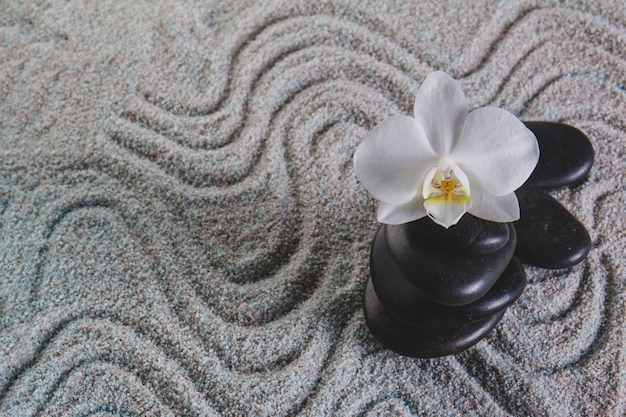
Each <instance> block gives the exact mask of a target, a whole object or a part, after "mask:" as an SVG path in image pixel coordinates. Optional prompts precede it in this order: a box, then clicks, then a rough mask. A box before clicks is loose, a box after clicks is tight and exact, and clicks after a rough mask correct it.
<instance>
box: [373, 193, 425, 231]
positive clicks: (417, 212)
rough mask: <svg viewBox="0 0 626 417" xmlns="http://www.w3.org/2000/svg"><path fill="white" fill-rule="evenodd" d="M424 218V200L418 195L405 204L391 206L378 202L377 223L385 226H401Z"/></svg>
mask: <svg viewBox="0 0 626 417" xmlns="http://www.w3.org/2000/svg"><path fill="white" fill-rule="evenodd" d="M424 216H426V209H425V208H424V199H423V198H421V196H420V195H419V194H418V195H417V196H416V197H415V198H414V199H412V200H411V201H409V202H408V203H405V204H400V205H393V204H387V203H383V202H380V203H379V204H378V221H379V222H381V223H386V224H403V223H408V222H412V221H414V220H417V219H421V218H422V217H424Z"/></svg>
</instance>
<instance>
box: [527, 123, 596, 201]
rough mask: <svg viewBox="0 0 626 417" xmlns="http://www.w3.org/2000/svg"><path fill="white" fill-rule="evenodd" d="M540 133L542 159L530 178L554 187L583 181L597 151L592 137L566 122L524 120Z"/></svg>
mask: <svg viewBox="0 0 626 417" xmlns="http://www.w3.org/2000/svg"><path fill="white" fill-rule="evenodd" d="M524 124H525V125H526V127H528V129H530V130H531V131H532V132H533V133H534V134H535V136H536V137H537V142H538V143H539V151H540V154H539V162H538V163H537V167H536V168H535V170H534V171H533V173H532V174H531V175H530V177H529V178H528V180H527V181H526V182H527V183H528V184H534V185H537V186H539V187H541V188H544V189H547V190H550V189H555V188H560V187H565V186H568V185H575V184H579V183H581V182H582V181H584V179H585V177H586V176H587V174H588V173H589V171H590V170H591V166H592V165H593V159H594V151H593V146H592V145H591V142H590V141H589V138H588V137H587V136H586V135H585V134H584V133H583V132H581V131H580V130H578V129H576V128H575V127H573V126H570V125H567V124H564V123H555V122H524Z"/></svg>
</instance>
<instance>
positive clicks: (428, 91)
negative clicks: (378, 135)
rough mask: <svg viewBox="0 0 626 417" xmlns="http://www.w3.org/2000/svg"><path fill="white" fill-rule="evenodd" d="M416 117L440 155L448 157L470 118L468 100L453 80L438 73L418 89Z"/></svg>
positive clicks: (440, 72) (446, 75) (433, 74)
mask: <svg viewBox="0 0 626 417" xmlns="http://www.w3.org/2000/svg"><path fill="white" fill-rule="evenodd" d="M414 114H415V119H416V120H417V122H418V123H419V124H420V125H421V126H422V128H423V129H424V133H425V134H426V138H428V141H429V143H430V146H431V147H432V148H433V149H434V151H435V152H436V153H437V155H439V156H444V155H448V154H449V153H450V152H451V151H452V150H453V149H454V148H455V146H456V145H457V143H458V141H459V137H460V134H461V130H462V128H463V122H464V121H465V118H466V117H467V99H466V98H465V94H463V90H462V89H461V86H460V85H459V83H457V82H456V81H455V80H454V78H452V77H450V76H449V75H448V74H446V73H445V72H442V71H435V72H433V73H431V74H430V75H429V76H428V77H426V79H425V80H424V82H423V83H422V85H421V87H420V88H419V90H417V95H416V97H415V106H414Z"/></svg>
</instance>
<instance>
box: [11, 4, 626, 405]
mask: <svg viewBox="0 0 626 417" xmlns="http://www.w3.org/2000/svg"><path fill="white" fill-rule="evenodd" d="M215 3H218V4H211V2H199V1H191V0H190V1H185V2H173V1H161V2H128V3H121V2H116V1H104V2H79V1H69V2H65V1H60V0H58V1H57V0H50V1H46V2H36V3H35V2H18V1H10V0H9V1H0V10H2V12H0V110H1V111H0V144H1V145H0V233H1V239H0V265H1V271H2V274H1V275H0V415H1V416H35V415H37V416H57V415H59V416H60V415H63V416H106V415H115V416H118V415H119V416H134V415H167V416H213V415H214V416H240V415H250V416H253V415H254V416H275V415H302V416H304V415H342V416H343V415H345V416H377V415H406V416H408V415H450V416H456V415H480V416H484V415H498V416H500V415H502V416H506V415H516V416H517V415H525V416H544V415H555V416H556V415H558V416H566V415H598V416H599V415H602V416H609V415H614V416H620V415H624V413H625V412H626V405H625V402H626V395H625V394H624V393H625V392H626V358H625V356H626V334H625V332H626V325H625V324H624V323H625V322H626V320H625V319H626V305H625V301H624V299H625V294H626V288H625V285H626V282H625V280H624V278H625V276H626V274H625V272H626V271H625V266H624V256H625V255H626V252H625V251H624V248H625V247H626V232H625V230H626V220H624V216H623V202H624V201H625V200H626V186H625V185H624V179H625V177H626V166H625V162H624V161H625V160H626V156H625V155H624V149H625V144H626V119H625V117H626V116H625V115H626V52H625V51H626V29H624V28H625V25H626V9H625V8H624V7H622V6H621V5H620V2H619V1H610V0H607V1H588V2H582V3H583V4H580V3H581V2H576V1H571V2H567V1H565V2H558V4H552V2H539V1H525V2H516V3H517V4H515V5H509V4H508V3H506V2H501V4H499V5H495V4H492V3H495V2H490V1H487V0H485V1H483V2H477V3H474V4H471V5H469V4H466V2H463V1H449V2H439V1H431V2H414V3H417V4H404V3H403V2H397V3H394V4H393V5H387V4H386V3H387V2H382V1H381V2H367V3H365V2H361V1H354V2H349V1H335V2H322V3H318V2H312V1H285V2H281V1H265V2H252V1H249V2H239V1H237V2H235V1H232V2H215ZM511 3H512V2H511ZM554 3H556V2H554ZM433 69H443V70H446V71H447V72H449V73H451V74H452V75H454V76H455V77H457V78H459V79H460V80H461V82H462V84H463V87H464V89H465V91H466V93H467V96H468V98H469V100H470V103H471V105H472V106H481V105H487V104H493V105H497V106H499V107H503V108H507V109H509V110H510V111H512V112H514V113H516V114H517V115H519V116H520V117H521V118H522V119H526V120H533V119H537V120H554V121H562V122H566V123H570V124H573V125H575V126H577V127H579V128H580V129H582V130H584V131H585V132H586V133H587V134H588V135H589V136H590V138H591V140H592V141H593V143H594V146H595V148H596V151H597V158H596V163H595V165H594V169H593V171H592V173H591V175H590V178H589V180H588V181H587V182H586V183H584V184H582V185H580V186H577V187H575V188H571V189H564V190H560V191H557V192H554V193H553V195H555V196H556V197H557V198H558V199H559V200H560V201H561V202H562V203H563V204H564V205H565V206H566V207H568V208H569V209H570V210H571V211H572V212H574V213H575V214H576V215H577V216H578V217H579V218H580V219H581V220H582V221H583V222H584V223H585V224H586V225H587V226H588V229H589V231H590V233H591V236H592V239H593V248H592V251H591V253H590V255H589V257H588V259H587V260H586V261H585V262H583V263H582V264H581V265H578V266H576V267H574V268H572V269H568V270H558V271H546V270H540V269H536V268H532V267H528V268H527V271H528V273H529V280H530V282H529V285H528V287H527V290H526V291H525V293H524V295H523V296H522V298H521V299H520V300H519V301H518V303H517V304H516V305H515V306H514V307H513V308H511V309H510V310H509V312H508V313H507V314H506V315H505V318H504V319H503V321H502V323H501V324H500V325H499V326H498V327H497V329H496V330H495V331H494V332H493V333H492V334H491V335H490V336H489V337H488V338H487V339H486V340H484V341H482V342H480V343H479V344H478V345H477V346H475V347H474V348H472V349H470V350H469V351H467V352H465V353H463V354H460V355H457V356H454V357H447V358H442V359H433V360H415V359H407V358H403V357H400V356H398V355H395V354H393V353H390V352H388V351H386V350H385V349H383V348H381V347H380V345H379V344H378V343H377V342H376V341H375V340H373V339H372V338H371V336H370V335H369V333H368V331H367V329H366V327H365V324H364V318H363V314H362V312H361V293H362V291H363V287H364V284H365V281H366V279H367V276H368V255H369V253H368V251H369V243H370V239H371V238H372V236H373V233H374V231H375V229H376V227H377V226H376V221H375V216H374V212H375V202H374V201H372V200H371V199H370V197H369V196H368V195H367V193H366V192H365V190H364V189H363V188H362V187H361V186H360V185H359V184H358V183H357V181H356V179H355V177H354V173H353V170H352V163H351V160H352V154H353V152H354V150H355V148H356V146H357V145H358V143H359V141H360V140H361V138H362V137H363V136H364V135H365V134H366V132H367V131H368V130H369V129H371V128H372V127H373V126H374V125H375V124H376V123H377V122H379V121H380V120H382V119H383V118H384V117H386V116H388V115H390V114H393V113H410V110H411V108H412V102H413V97H414V96H413V95H414V92H415V91H416V89H417V88H418V87H419V84H420V82H421V80H422V79H423V78H424V77H425V76H426V75H427V74H428V73H429V72H430V71H432V70H433Z"/></svg>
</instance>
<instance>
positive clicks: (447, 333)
mask: <svg viewBox="0 0 626 417" xmlns="http://www.w3.org/2000/svg"><path fill="white" fill-rule="evenodd" d="M505 310H506V309H503V310H502V311H499V312H497V313H495V314H493V315H492V316H489V317H488V318H486V319H484V320H481V321H477V322H473V323H469V324H465V325H462V326H459V327H454V328H448V329H419V328H414V327H411V326H408V325H407V324H404V323H402V322H400V321H399V320H397V319H395V318H394V317H392V316H391V315H389V314H388V313H387V312H386V311H385V308H384V307H383V305H382V304H381V303H380V300H379V299H378V297H377V295H376V292H375V291H374V286H373V285H372V281H371V280H368V281H367V285H366V286H365V294H364V296H363V311H364V313H365V320H366V322H367V327H369V329H370V332H371V333H372V335H373V336H374V337H375V338H376V339H378V341H379V342H381V343H382V344H383V345H384V346H385V347H387V348H388V349H391V350H393V351H394V352H396V353H399V354H401V355H404V356H409V357H413V358H436V357H440V356H447V355H453V354H455V353H459V352H462V351H464V350H466V349H468V348H470V347H471V346H473V345H475V344H476V343H478V342H479V341H481V340H482V339H483V338H485V336H487V334H488V333H489V332H490V331H491V330H492V329H493V328H494V327H496V325H497V324H498V322H499V321H500V319H502V316H503V315H504V312H505Z"/></svg>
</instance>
